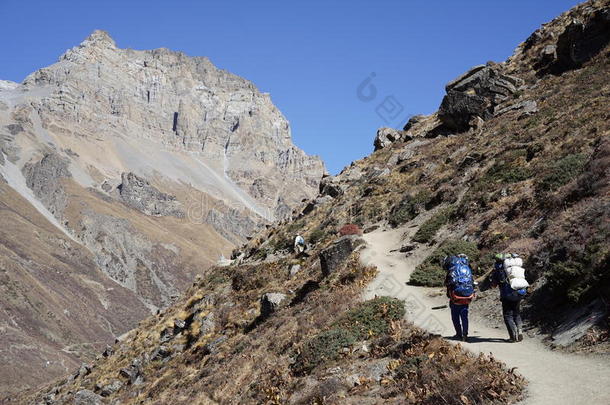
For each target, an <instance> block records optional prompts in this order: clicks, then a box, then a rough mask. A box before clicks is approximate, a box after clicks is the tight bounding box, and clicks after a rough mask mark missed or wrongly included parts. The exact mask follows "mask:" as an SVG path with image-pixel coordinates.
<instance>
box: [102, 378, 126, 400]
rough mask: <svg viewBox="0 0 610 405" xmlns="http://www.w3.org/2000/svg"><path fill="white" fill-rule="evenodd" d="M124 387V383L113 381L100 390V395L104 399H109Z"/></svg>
mask: <svg viewBox="0 0 610 405" xmlns="http://www.w3.org/2000/svg"><path fill="white" fill-rule="evenodd" d="M122 387H123V382H121V381H119V380H112V381H111V382H110V383H108V384H106V385H104V386H103V387H101V388H100V395H101V396H102V397H109V396H110V395H112V394H114V393H115V392H117V391H118V390H120V389H121V388H122Z"/></svg>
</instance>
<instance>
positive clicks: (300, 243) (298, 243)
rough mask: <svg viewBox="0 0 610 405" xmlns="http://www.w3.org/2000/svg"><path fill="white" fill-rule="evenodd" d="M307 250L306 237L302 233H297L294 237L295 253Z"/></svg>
mask: <svg viewBox="0 0 610 405" xmlns="http://www.w3.org/2000/svg"><path fill="white" fill-rule="evenodd" d="M303 252H305V239H303V237H302V236H301V235H297V236H296V237H295V238H294V253H296V254H297V255H299V254H302V253H303Z"/></svg>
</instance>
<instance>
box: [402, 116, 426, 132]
mask: <svg viewBox="0 0 610 405" xmlns="http://www.w3.org/2000/svg"><path fill="white" fill-rule="evenodd" d="M425 118H426V116H425V115H421V114H420V115H414V116H412V117H411V118H409V121H407V123H406V124H405V126H404V128H403V131H408V130H410V129H411V128H413V126H414V125H415V124H418V123H420V122H421V121H423V120H424V119H425Z"/></svg>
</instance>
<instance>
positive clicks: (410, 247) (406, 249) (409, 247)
mask: <svg viewBox="0 0 610 405" xmlns="http://www.w3.org/2000/svg"><path fill="white" fill-rule="evenodd" d="M416 247H417V246H416V245H414V244H413V243H409V244H406V245H403V246H401V247H400V249H398V251H399V252H400V253H407V252H410V251H412V250H413V249H415V248H416Z"/></svg>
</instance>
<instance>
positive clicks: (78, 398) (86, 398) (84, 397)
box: [74, 390, 103, 405]
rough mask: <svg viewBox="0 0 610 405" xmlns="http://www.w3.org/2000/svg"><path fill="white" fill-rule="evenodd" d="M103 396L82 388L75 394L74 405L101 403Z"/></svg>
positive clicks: (97, 404)
mask: <svg viewBox="0 0 610 405" xmlns="http://www.w3.org/2000/svg"><path fill="white" fill-rule="evenodd" d="M102 403H103V402H102V397H100V396H99V395H97V394H96V393H95V392H93V391H89V390H80V391H78V392H77V393H76V394H74V405H101V404H102Z"/></svg>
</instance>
